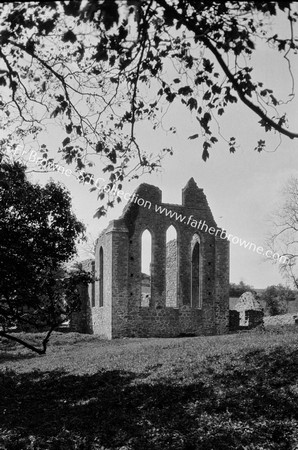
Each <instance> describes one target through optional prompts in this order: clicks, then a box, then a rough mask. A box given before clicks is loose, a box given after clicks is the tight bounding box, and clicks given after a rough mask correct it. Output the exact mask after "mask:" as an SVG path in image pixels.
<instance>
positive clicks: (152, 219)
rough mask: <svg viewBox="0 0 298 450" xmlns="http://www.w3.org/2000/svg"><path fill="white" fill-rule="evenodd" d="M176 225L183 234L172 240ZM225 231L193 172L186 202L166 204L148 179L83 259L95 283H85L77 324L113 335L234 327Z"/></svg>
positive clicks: (161, 334)
mask: <svg viewBox="0 0 298 450" xmlns="http://www.w3.org/2000/svg"><path fill="white" fill-rule="evenodd" d="M158 207H161V208H166V210H164V212H163V213H161V209H159V210H158V209H156V208H158ZM168 211H171V214H166V212H168ZM179 215H180V216H179ZM178 217H179V218H178ZM183 217H184V220H182V218H183ZM199 224H200V226H199ZM171 226H173V227H174V229H175V231H176V236H177V238H176V239H175V240H174V241H170V242H168V243H167V242H166V235H167V230H168V229H169V228H170V227H171ZM145 231H147V232H149V233H150V235H151V239H152V245H151V249H150V254H151V264H150V274H145V273H144V272H142V265H141V261H142V236H143V233H144V232H145ZM221 233H224V232H223V230H221V229H219V228H217V225H216V223H215V220H214V218H213V215H212V212H211V210H210V207H209V205H208V202H207V199H206V196H205V194H204V192H203V190H202V189H200V188H198V186H197V185H196V183H195V181H194V180H193V178H191V179H190V180H189V182H188V183H187V185H186V186H185V188H184V189H183V190H182V204H181V205H179V204H168V203H162V193H161V191H160V189H159V188H157V187H155V186H152V185H149V184H141V185H140V186H139V187H138V189H137V190H136V191H135V193H134V194H133V196H132V197H131V199H130V201H129V202H128V203H127V205H126V206H125V208H124V211H123V214H122V215H121V217H120V218H119V219H117V220H112V221H111V222H110V223H109V225H108V227H107V228H106V229H105V230H103V231H102V232H101V234H100V235H99V237H98V239H97V242H96V247H95V261H92V260H88V261H85V262H84V263H83V267H84V268H86V269H88V270H90V271H91V272H94V274H95V282H94V283H92V284H91V285H90V286H89V287H88V289H87V288H83V287H82V290H81V298H82V307H81V311H80V312H78V313H74V314H73V316H72V318H71V328H72V330H74V331H79V332H83V333H94V334H97V335H100V336H101V337H103V338H107V339H113V338H121V337H151V336H152V337H153V336H156V337H173V336H185V335H211V334H223V333H226V332H228V325H229V241H228V240H227V239H226V238H225V237H224V235H222V234H221Z"/></svg>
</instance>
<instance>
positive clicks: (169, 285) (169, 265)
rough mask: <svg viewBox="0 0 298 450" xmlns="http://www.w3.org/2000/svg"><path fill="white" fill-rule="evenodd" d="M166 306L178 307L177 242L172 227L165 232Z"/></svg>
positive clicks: (175, 232)
mask: <svg viewBox="0 0 298 450" xmlns="http://www.w3.org/2000/svg"><path fill="white" fill-rule="evenodd" d="M166 306H167V307H172V308H177V306H178V241H177V231H176V228H175V227H174V226H173V225H171V226H169V228H168V229H167V232H166Z"/></svg>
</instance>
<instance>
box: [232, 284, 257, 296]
mask: <svg viewBox="0 0 298 450" xmlns="http://www.w3.org/2000/svg"><path fill="white" fill-rule="evenodd" d="M244 292H253V293H254V288H253V287H252V286H250V285H249V284H245V283H244V281H242V280H241V281H240V283H239V284H237V283H230V292H229V295H230V297H240V296H241V295H242V294H244Z"/></svg>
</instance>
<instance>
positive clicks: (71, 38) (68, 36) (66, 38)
mask: <svg viewBox="0 0 298 450" xmlns="http://www.w3.org/2000/svg"><path fill="white" fill-rule="evenodd" d="M76 40H77V37H76V35H75V34H74V32H73V31H71V30H68V31H66V33H65V34H64V35H63V37H62V41H63V42H72V43H74V42H76Z"/></svg>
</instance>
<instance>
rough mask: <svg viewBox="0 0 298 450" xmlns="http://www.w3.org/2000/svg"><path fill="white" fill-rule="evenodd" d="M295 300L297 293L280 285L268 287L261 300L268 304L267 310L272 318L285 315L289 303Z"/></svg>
mask: <svg viewBox="0 0 298 450" xmlns="http://www.w3.org/2000/svg"><path fill="white" fill-rule="evenodd" d="M294 299H295V292H293V290H291V289H290V288H288V287H286V286H283V285H282V284H278V285H277V286H274V285H273V286H268V287H267V288H266V289H265V290H264V292H262V294H261V298H260V300H263V301H264V302H265V304H266V310H267V311H268V313H269V315H270V316H277V315H279V314H285V313H286V312H287V310H288V302H289V301H292V300H294Z"/></svg>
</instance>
